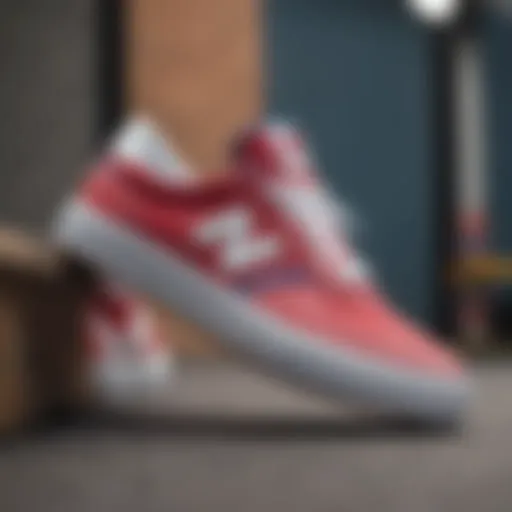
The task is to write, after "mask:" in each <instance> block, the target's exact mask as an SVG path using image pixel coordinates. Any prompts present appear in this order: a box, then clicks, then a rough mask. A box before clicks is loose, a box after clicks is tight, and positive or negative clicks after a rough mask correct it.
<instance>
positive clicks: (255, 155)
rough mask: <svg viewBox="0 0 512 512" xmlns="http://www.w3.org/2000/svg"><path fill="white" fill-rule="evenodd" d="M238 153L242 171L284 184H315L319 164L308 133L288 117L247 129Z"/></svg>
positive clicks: (236, 147)
mask: <svg viewBox="0 0 512 512" xmlns="http://www.w3.org/2000/svg"><path fill="white" fill-rule="evenodd" d="M234 155H235V159H236V162H237V164H238V168H239V169H240V171H241V172H244V173H250V174H251V175H253V176H254V177H255V178H257V179H261V180H264V181H271V182H273V183H278V184H283V185H298V186H300V185H311V184H312V183H314V182H316V166H315V164H314V162H313V158H312V156H311V152H310V149H309V147H308V145H307V142H306V141H305V139H304V137H303V136H302V135H301V133H300V132H299V131H298V129H297V128H296V127H295V126H293V124H291V123H288V122H285V121H272V122H269V123H266V124H263V125H261V126H256V127H253V128H251V129H249V130H247V131H246V132H245V133H244V134H242V136H241V137H240V138H239V140H238V141H237V143H236V144H235V148H234Z"/></svg>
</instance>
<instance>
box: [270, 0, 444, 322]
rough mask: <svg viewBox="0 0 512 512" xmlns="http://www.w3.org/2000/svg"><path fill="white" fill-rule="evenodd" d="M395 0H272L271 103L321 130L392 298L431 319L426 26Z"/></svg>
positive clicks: (334, 179)
mask: <svg viewBox="0 0 512 512" xmlns="http://www.w3.org/2000/svg"><path fill="white" fill-rule="evenodd" d="M392 5H393V4H392V3H391V2H386V1H384V0H381V1H380V2H376V1H369V0H359V1H358V2H354V1H348V0H273V1H272V2H269V13H268V17H269V25H270V42H269V47H268V58H269V67H270V69H269V77H268V81H269V83H268V87H269V96H270V104H271V110H272V111H273V112H274V113H284V114H286V115H292V116H293V117H295V118H296V119H298V120H299V121H300V122H302V123H303V124H304V125H305V126H306V127H307V128H308V130H309V132H310V134H311V135H312V138H313V141H314V143H315V145H316V147H317V149H318V154H319V155H318V156H319V158H320V160H321V162H322V163H323V164H324V167H325V169H326V172H327V174H328V176H329V178H330V179H331V183H332V184H333V185H334V186H335V188H336V190H337V191H338V193H339V194H340V195H342V196H344V197H346V198H348V199H349V201H350V202H351V203H352V204H353V205H354V206H355V207H356V208H357V209H358V211H359V213H360V214H361V215H362V216H363V217H364V219H365V221H366V224H367V230H366V232H365V233H364V237H363V240H362V241H361V242H362V243H361V244H360V245H362V246H363V247H364V248H365V250H366V252H367V253H368V254H369V255H370V257H371V259H372V260H373V262H374V263H375V266H376V267H377V270H378V271H379V273H380V276H381V278H382V281H383V282H384V284H385V285H386V286H387V288H388V290H389V292H390V293H391V295H392V297H393V298H395V299H396V300H397V301H398V302H399V303H400V305H401V306H402V307H403V308H404V309H406V310H408V311H409V312H412V313H413V314H416V315H417V316H420V317H422V318H423V319H425V320H430V319H431V316H432V309H433V304H432V294H433V272H434V268H433V263H434V261H433V236H434V232H433V225H432V208H433V196H432V193H433V189H432V181H433V173H432V169H431V168H430V166H429V160H430V158H431V151H430V149H431V148H430V146H429V144H430V142H429V133H428V129H429V128H428V114H429V109H430V108H431V107H430V103H429V101H430V98H429V96H430V94H431V91H430V86H429V78H430V77H429V76H428V72H429V69H430V68H429V64H428V59H429V48H428V38H427V36H426V34H425V33H424V32H423V31H422V30H421V29H420V28H419V27H418V26H417V25H415V24H413V23H412V22H411V21H410V20H409V19H408V18H407V16H406V15H404V14H403V13H401V11H400V10H399V9H398V8H396V7H393V6H392Z"/></svg>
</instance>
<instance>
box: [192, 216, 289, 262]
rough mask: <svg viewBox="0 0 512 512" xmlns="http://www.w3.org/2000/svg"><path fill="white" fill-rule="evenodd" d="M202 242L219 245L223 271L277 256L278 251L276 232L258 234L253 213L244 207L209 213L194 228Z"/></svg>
mask: <svg viewBox="0 0 512 512" xmlns="http://www.w3.org/2000/svg"><path fill="white" fill-rule="evenodd" d="M195 237H196V240H197V241H198V242H199V243H201V244H203V245H212V246H216V247H218V248H219V260H220V261H219V264H220V265H221V266H222V268H223V270H225V271H240V270H244V269H246V268H249V267H252V266H254V265H258V264H261V263H265V262H267V261H270V260H272V259H274V258H276V257H277V256H278V255H279V253H280V251H281V243H280V239H279V238H278V237H277V236H275V235H258V234H257V230H256V228H255V223H254V218H253V214H252V212H251V211H250V210H247V209H245V208H243V207H240V208H233V209H231V210H227V211H224V212H221V213H219V214H217V215H216V216H214V217H210V218H209V219H208V220H207V221H205V222H203V223H202V224H201V225H200V226H199V228H198V229H197V230H196V232H195Z"/></svg>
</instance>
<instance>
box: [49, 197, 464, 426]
mask: <svg viewBox="0 0 512 512" xmlns="http://www.w3.org/2000/svg"><path fill="white" fill-rule="evenodd" d="M55 228H56V230H55V236H56V238H57V241H58V242H59V243H60V244H61V245H63V246H65V247H67V248H68V249H69V250H71V251H73V252H74V253H75V254H77V255H79V256H80V257H82V258H84V259H85V260H88V261H90V262H91V263H92V264H94V265H96V266H97V267H98V268H99V269H100V270H101V271H102V272H103V273H104V274H105V275H107V276H110V277H112V278H113V279H116V280H118V281H119V282H121V283H124V284H125V285H127V286H130V287H132V288H133V289H135V290H138V291H140V292H142V293H145V294H148V295H150V296H153V297H155V298H156V299H158V300H161V301H162V302H164V303H166V304H168V305H169V306H170V307H171V308H173V309H174V310H175V311H176V312H177V313H179V314H181V315H183V316H184V317H186V318H188V319H190V320H191V321H193V322H195V323H197V324H198V325H200V326H202V327H203V328H205V329H207V330H209V331H210V332H212V333H214V334H215V337H216V338H217V339H218V340H219V343H222V344H223V345H224V346H225V347H226V348H227V349H228V350H232V351H235V352H236V353H238V354H240V355H242V356H244V357H246V358H248V359H250V360H251V361H252V362H253V363H256V364H258V365H259V366H260V367H263V368H264V369H266V370H270V371H272V373H274V374H275V375H276V376H278V377H279V378H281V379H285V380H289V381H291V382H293V383H296V384H301V385H303V386H307V387H309V388H311V389H313V390H316V391H318V392H321V393H323V394H324V395H328V396H330V397H334V398H336V399H338V400H342V401H345V402H346V401H347V400H351V401H357V402H359V403H363V404H366V405H370V406H372V407H375V408H377V409H380V410H382V411H385V412H389V413H398V414H405V415H408V416H411V417H414V418H417V419H423V420H427V421H441V422H444V421H448V422H451V421H457V420H458V419H459V418H460V416H461V415H462V413H463V412H464V411H465V408H466V403H467V398H468V394H469V390H468V382H467V381H466V380H465V379H464V378H462V377H454V378H444V379H443V378H439V377H437V376H434V375H430V374H422V373H421V372H419V371H418V370H416V369H407V368H404V367H399V366H394V365H391V364H389V363H384V362H382V361H379V360H375V359H372V358H369V357H368V358H367V357H363V356H361V355H360V354H358V353H356V352H354V351H351V350H350V349H348V348H346V347H344V346H343V345H341V344H338V345H336V346H335V345H333V344H332V343H329V342H328V341H326V342H322V340H318V339H316V338H314V337H311V336H310V335H308V333H305V332H301V331H299V330H297V329H294V328H293V326H289V325H285V324H284V323H282V322H279V321H277V320H276V319H275V318H273V317H271V316H270V315H266V314H264V313H262V312H259V311H257V310H255V309H254V308H252V307H251V306H250V305H249V304H248V303H246V302H244V301H243V300H241V299H240V297H237V296H236V295H234V294H232V293H229V292H228V291H227V290H223V289H220V288H219V287H217V286H215V285H214V284H213V283H211V282H210V281H208V280H207V279H206V278H205V277H203V276H202V275H201V274H200V273H199V272H197V271H195V270H194V269H193V268H191V267H190V266H188V265H187V264H186V263H185V262H183V261H182V260H181V259H180V258H179V257H177V256H175V255H173V254H172V253H170V252H169V251H167V249H166V250H165V251H164V250H163V249H161V248H159V247H158V246H157V245H155V244H154V243H151V242H150V241H149V240H145V239H144V238H143V237H141V236H139V235H137V234H136V233H134V232H133V231H130V230H129V229H128V228H124V227H122V226H120V225H118V224H116V223H114V222H112V221H111V220H110V219H108V218H106V217H105V216H103V215H101V214H100V213H99V212H97V211H96V210H94V209H92V208H91V207H88V206H87V205H85V204H83V203H79V202H71V203H69V204H68V205H67V206H65V207H64V208H63V210H62V211H61V212H60V216H59V217H58V219H57V223H56V225H55Z"/></svg>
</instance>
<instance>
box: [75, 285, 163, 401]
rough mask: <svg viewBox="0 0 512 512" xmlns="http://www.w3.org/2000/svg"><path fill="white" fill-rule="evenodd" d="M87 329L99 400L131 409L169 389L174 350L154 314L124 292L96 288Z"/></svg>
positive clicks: (93, 381)
mask: <svg viewBox="0 0 512 512" xmlns="http://www.w3.org/2000/svg"><path fill="white" fill-rule="evenodd" d="M84 330H85V333H84V337H85V343H86V344H87V350H88V354H89V377H90V382H91V386H92V389H93V392H94V393H95V395H96V396H97V397H98V398H99V399H100V400H102V401H106V402H109V403H115V404H129V403H131V402H132V401H133V400H134V399H136V400H138V399H144V400H146V399H148V398H151V395H152V394H153V393H155V392H156V391H160V390H162V389H164V388H165V389H167V388H168V386H169V383H170V381H171V373H172V371H171V370H172V363H173V361H172V359H171V354H170V351H169V349H168V347H167V346H166V344H165V343H164V342H163V340H162V337H161V335H160V333H159V331H158V329H157V326H156V322H155V320H154V318H153V317H152V315H151V313H150V311H148V309H147V308H146V307H145V306H144V305H143V304H142V303H141V302H140V301H138V300H136V299H135V298H134V297H132V296H131V295H130V294H129V293H127V292H126V291H125V290H123V289H122V288H121V287H119V286H117V285H112V284H108V285H107V284H104V285H102V286H101V288H98V290H97V291H96V293H95V294H94V296H93V297H92V299H91V302H90V304H89V307H88V311H87V312H86V316H85V326H84Z"/></svg>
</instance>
